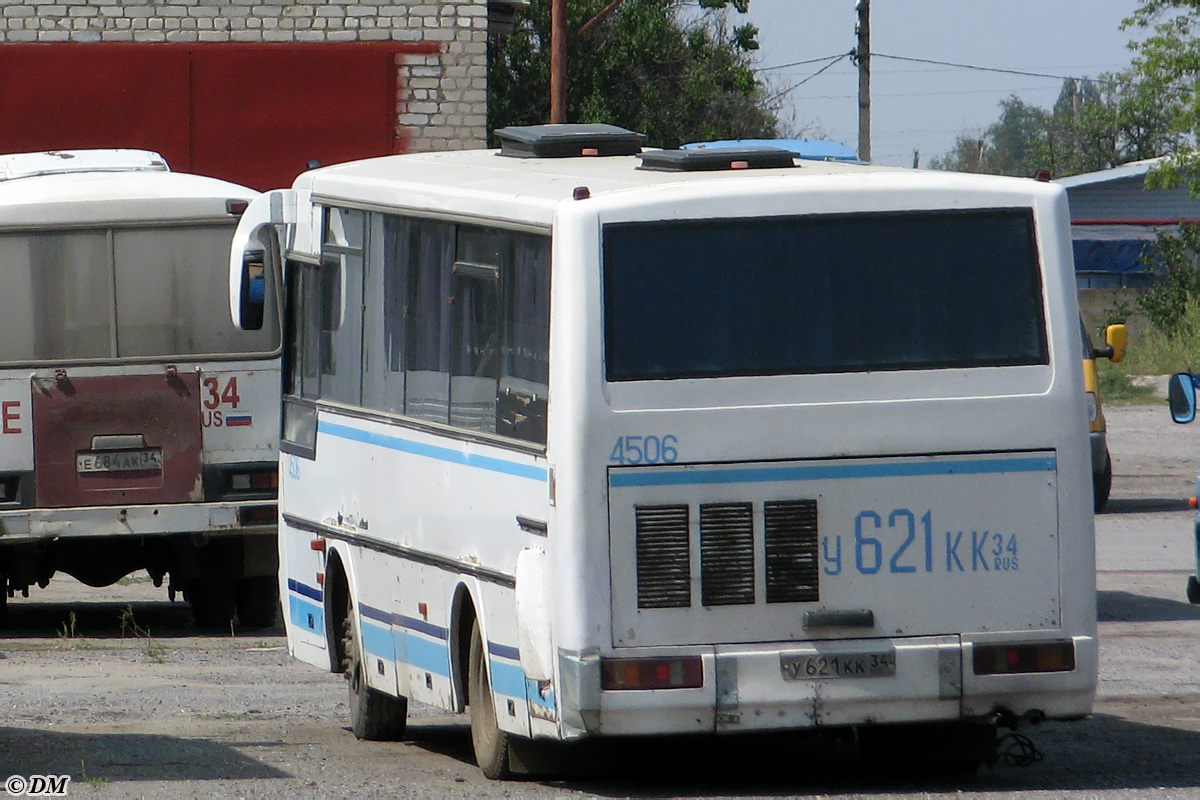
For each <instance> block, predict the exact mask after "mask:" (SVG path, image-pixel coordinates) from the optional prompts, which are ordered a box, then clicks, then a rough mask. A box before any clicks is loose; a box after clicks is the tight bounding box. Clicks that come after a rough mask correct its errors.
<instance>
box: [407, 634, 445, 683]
mask: <svg viewBox="0 0 1200 800" xmlns="http://www.w3.org/2000/svg"><path fill="white" fill-rule="evenodd" d="M397 638H401V639H403V641H402V642H400V643H399V644H398V648H397V649H400V648H402V652H403V653H404V659H405V660H404V663H405V664H408V665H409V666H410V667H416V668H417V669H423V670H425V671H426V672H432V673H435V674H437V675H441V676H442V677H445V678H448V677H450V648H449V647H447V646H446V645H444V644H442V643H441V642H431V641H429V640H428V639H422V638H421V637H420V636H416V635H414V634H411V633H398V634H397Z"/></svg>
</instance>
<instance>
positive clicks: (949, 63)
mask: <svg viewBox="0 0 1200 800" xmlns="http://www.w3.org/2000/svg"><path fill="white" fill-rule="evenodd" d="M871 55H872V56H873V57H874V58H890V59H892V60H893V61H911V62H914V63H917V64H933V65H935V66H939V67H956V68H958V69H970V70H975V71H977V72H1001V73H1004V74H1006V75H1025V76H1028V77H1031V78H1056V79H1058V80H1060V81H1084V82H1086V83H1105V84H1114V83H1123V81H1111V80H1105V79H1103V78H1081V77H1077V76H1074V75H1053V74H1051V73H1049V72H1030V71H1028V70H1021V69H1005V68H1003V67H982V66H979V65H978V64H956V63H954V62H952V61H935V60H933V59H931V58H912V57H910V56H892V55H888V54H886V53H871Z"/></svg>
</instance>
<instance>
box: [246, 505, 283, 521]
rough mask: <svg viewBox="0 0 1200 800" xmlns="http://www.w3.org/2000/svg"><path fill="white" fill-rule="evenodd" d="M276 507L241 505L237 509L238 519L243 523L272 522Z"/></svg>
mask: <svg viewBox="0 0 1200 800" xmlns="http://www.w3.org/2000/svg"><path fill="white" fill-rule="evenodd" d="M275 511H276V507H275V506H274V505H269V506H243V507H242V508H240V509H238V519H239V520H240V522H241V523H242V524H243V525H247V524H252V523H259V524H261V523H263V522H274V521H275Z"/></svg>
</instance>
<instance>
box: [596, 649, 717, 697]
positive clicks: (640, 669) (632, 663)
mask: <svg viewBox="0 0 1200 800" xmlns="http://www.w3.org/2000/svg"><path fill="white" fill-rule="evenodd" d="M600 685H601V688H603V689H605V690H606V691H627V690H630V689H699V688H700V687H702V686H704V667H703V664H702V662H701V661H700V656H685V657H680V658H605V659H601V661H600Z"/></svg>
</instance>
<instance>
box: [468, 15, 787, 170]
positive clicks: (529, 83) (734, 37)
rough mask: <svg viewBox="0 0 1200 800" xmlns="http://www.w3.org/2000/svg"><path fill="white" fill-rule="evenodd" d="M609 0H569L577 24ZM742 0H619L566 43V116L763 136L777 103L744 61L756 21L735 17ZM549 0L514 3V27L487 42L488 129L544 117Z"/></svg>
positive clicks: (673, 133)
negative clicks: (696, 2) (687, 4)
mask: <svg viewBox="0 0 1200 800" xmlns="http://www.w3.org/2000/svg"><path fill="white" fill-rule="evenodd" d="M608 1H609V0H571V2H569V3H568V4H567V17H568V19H567V29H568V30H569V31H578V30H579V29H580V27H582V26H583V24H584V23H586V22H587V21H589V20H591V19H592V18H593V17H595V16H596V14H597V12H599V11H600V10H601V9H603V8H604V7H605V6H606V5H608ZM748 6H749V0H701V2H700V11H699V13H696V12H695V10H694V9H695V7H694V6H692V11H691V13H690V14H688V15H686V16H685V15H684V13H683V10H684V4H683V3H681V2H678V0H625V2H624V3H623V4H622V5H621V6H619V7H618V8H617V10H616V11H615V12H613V13H612V14H610V15H609V16H607V17H605V18H604V19H603V20H602V21H601V22H600V23H599V24H598V25H596V26H594V27H593V28H592V29H591V30H589V31H588V32H587V33H585V34H584V35H583V36H581V37H578V38H575V39H572V41H571V42H570V44H569V46H568V49H567V108H566V112H567V120H568V121H570V122H606V123H610V124H613V125H620V126H622V127H625V128H629V129H631V130H636V131H639V132H641V133H645V134H646V135H647V136H648V137H649V140H650V143H651V144H653V145H656V146H662V147H676V146H678V145H680V144H683V143H684V142H688V141H703V140H711V139H734V138H756V137H763V138H770V137H773V136H774V135H775V133H776V130H777V128H778V121H777V117H776V111H777V108H776V107H773V105H772V104H773V102H774V101H772V100H771V98H770V97H769V95H768V93H767V90H766V87H765V86H764V84H763V83H762V82H761V81H759V79H758V78H757V76H756V75H755V73H754V70H753V67H752V66H751V53H752V52H753V51H754V50H755V49H757V48H758V43H757V41H756V40H755V37H756V36H757V34H758V29H757V28H755V27H754V26H753V25H750V24H746V25H741V26H737V25H733V24H732V23H731V21H730V14H731V12H736V13H745V12H746V10H747V8H748ZM549 86H550V0H533V2H532V3H531V4H530V5H529V7H528V8H526V9H524V10H523V11H521V12H519V15H518V23H517V29H516V31H515V32H514V33H512V34H511V35H509V36H507V37H503V38H500V37H493V38H491V39H490V40H489V42H488V130H489V132H491V131H495V130H496V129H497V128H503V127H505V126H508V125H535V124H540V123H544V122H547V121H548V120H549V118H550V100H549Z"/></svg>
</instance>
